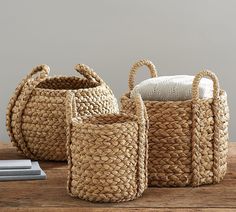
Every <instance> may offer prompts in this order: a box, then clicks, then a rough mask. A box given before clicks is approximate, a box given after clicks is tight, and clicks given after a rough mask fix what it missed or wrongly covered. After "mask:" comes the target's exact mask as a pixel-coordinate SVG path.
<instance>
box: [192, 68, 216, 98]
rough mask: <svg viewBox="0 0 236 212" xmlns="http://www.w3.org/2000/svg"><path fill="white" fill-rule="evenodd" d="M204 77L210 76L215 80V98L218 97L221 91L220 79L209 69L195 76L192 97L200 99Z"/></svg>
mask: <svg viewBox="0 0 236 212" xmlns="http://www.w3.org/2000/svg"><path fill="white" fill-rule="evenodd" d="M203 77H209V78H210V79H211V80H212V81H213V99H217V98H218V97H219V92H220V86H219V80H218V78H217V76H216V75H215V74H214V73H213V72H212V71H209V70H203V71H200V72H199V73H198V74H197V75H196V76H195V77H194V80H193V85H192V99H193V100H195V101H196V100H198V99H199V83H200V81H201V79H202V78H203Z"/></svg>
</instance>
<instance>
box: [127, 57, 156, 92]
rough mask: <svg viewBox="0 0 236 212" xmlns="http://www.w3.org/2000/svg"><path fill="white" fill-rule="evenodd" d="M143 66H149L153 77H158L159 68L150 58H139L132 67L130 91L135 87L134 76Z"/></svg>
mask: <svg viewBox="0 0 236 212" xmlns="http://www.w3.org/2000/svg"><path fill="white" fill-rule="evenodd" d="M142 66H147V67H148V69H149V72H150V75H151V77H152V78H154V77H157V70H156V67H155V65H154V64H153V63H152V62H151V61H150V60H146V59H144V60H139V61H138V62H136V63H135V64H134V65H133V66H132V68H131V69H130V73H129V91H131V90H133V89H134V81H135V80H134V78H135V76H136V73H137V71H138V69H139V68H140V67H142Z"/></svg>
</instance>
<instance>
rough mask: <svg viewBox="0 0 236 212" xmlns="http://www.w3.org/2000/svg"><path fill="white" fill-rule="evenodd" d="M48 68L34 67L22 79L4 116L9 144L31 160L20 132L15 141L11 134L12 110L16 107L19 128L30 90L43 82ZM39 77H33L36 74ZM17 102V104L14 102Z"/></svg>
mask: <svg viewBox="0 0 236 212" xmlns="http://www.w3.org/2000/svg"><path fill="white" fill-rule="evenodd" d="M49 71H50V68H49V67H48V66H47V65H39V66H37V67H35V68H34V69H33V70H32V71H31V72H30V73H29V74H28V75H27V76H26V78H25V79H23V80H22V81H21V82H20V84H19V85H18V86H17V88H16V90H15V93H14V94H13V96H12V97H11V99H10V101H9V103H8V107H7V115H6V127H7V131H8V134H9V136H10V138H11V142H12V143H13V144H14V146H16V147H17V148H18V150H20V151H22V152H24V153H25V155H26V156H28V157H31V158H33V157H34V156H33V154H32V153H30V151H29V150H27V146H26V143H25V142H24V136H23V135H22V132H21V130H20V131H19V134H18V135H17V139H16V138H15V135H14V133H13V129H12V124H11V122H12V116H13V111H12V110H13V108H14V107H15V106H17V107H18V108H17V110H16V111H18V114H17V116H16V120H15V122H16V124H15V125H17V126H15V127H16V128H19V129H20V128H21V117H22V113H23V110H24V108H25V106H26V104H27V102H28V100H29V98H30V95H31V92H32V90H33V89H34V88H35V86H37V85H38V84H39V83H40V82H42V81H43V80H45V78H47V76H48V74H49ZM38 73H39V76H36V77H35V78H33V77H34V75H36V74H38ZM17 101H18V104H16V102H17Z"/></svg>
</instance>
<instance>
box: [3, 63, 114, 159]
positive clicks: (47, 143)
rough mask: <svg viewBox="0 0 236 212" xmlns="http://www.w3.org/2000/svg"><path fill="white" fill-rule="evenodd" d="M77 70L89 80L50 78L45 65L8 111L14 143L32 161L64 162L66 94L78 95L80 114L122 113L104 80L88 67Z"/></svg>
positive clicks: (34, 72) (29, 79)
mask: <svg viewBox="0 0 236 212" xmlns="http://www.w3.org/2000/svg"><path fill="white" fill-rule="evenodd" d="M75 69H76V71H78V72H79V73H80V74H82V75H83V76H84V77H85V78H79V77H74V76H73V77H65V76H59V77H48V74H49V67H48V66H46V65H41V66H38V67H36V68H34V69H33V70H32V72H31V73H30V74H29V75H28V76H27V77H26V78H25V79H23V80H22V82H21V83H20V84H19V86H18V87H17V88H16V91H15V93H14V95H13V97H12V98H11V100H10V102H9V105H8V109H7V129H8V132H9V135H10V138H11V141H12V143H13V144H14V146H16V147H17V149H18V150H19V151H20V152H22V153H24V155H25V156H26V157H28V158H31V159H38V160H57V161H63V160H66V159H67V156H66V109H65V108H66V107H65V104H66V92H67V91H68V90H71V91H72V92H73V93H74V94H75V96H76V107H77V110H78V114H79V115H81V116H84V115H94V114H105V113H115V112H118V105H117V101H116V99H115V97H114V95H113V93H112V91H111V90H110V89H109V87H108V86H107V85H106V84H105V83H104V81H103V80H102V79H101V78H100V77H99V76H98V75H97V74H96V73H95V72H93V71H92V69H90V68H89V67H87V66H86V65H81V64H79V65H77V66H76V67H75Z"/></svg>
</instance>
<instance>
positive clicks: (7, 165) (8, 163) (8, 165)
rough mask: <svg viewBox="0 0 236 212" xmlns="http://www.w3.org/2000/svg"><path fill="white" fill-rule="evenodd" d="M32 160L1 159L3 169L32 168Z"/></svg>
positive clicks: (0, 166) (0, 165)
mask: <svg viewBox="0 0 236 212" xmlns="http://www.w3.org/2000/svg"><path fill="white" fill-rule="evenodd" d="M31 166H32V164H31V160H0V170H1V169H30V168H31Z"/></svg>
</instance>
